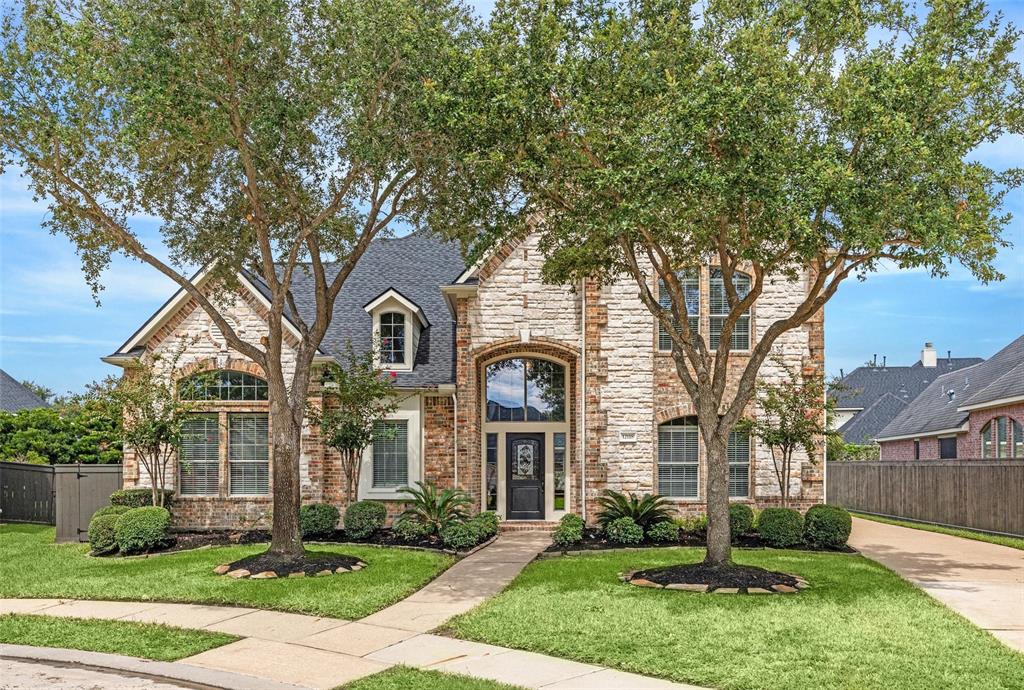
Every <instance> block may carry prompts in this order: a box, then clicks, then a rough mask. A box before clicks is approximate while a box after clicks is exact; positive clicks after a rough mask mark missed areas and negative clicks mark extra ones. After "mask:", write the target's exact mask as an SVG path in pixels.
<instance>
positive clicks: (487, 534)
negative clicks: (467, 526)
mask: <svg viewBox="0 0 1024 690" xmlns="http://www.w3.org/2000/svg"><path fill="white" fill-rule="evenodd" d="M472 522H475V523H476V524H477V527H478V528H479V529H480V535H481V537H482V539H490V538H491V537H493V536H494V535H495V534H497V533H498V514H497V513H495V512H493V511H490V510H488V511H484V512H483V513H477V514H476V515H474V516H473V519H472Z"/></svg>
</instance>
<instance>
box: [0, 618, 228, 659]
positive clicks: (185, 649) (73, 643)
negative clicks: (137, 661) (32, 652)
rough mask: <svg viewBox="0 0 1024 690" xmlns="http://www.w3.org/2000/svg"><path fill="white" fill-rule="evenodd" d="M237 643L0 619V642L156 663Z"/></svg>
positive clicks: (200, 633) (208, 635)
mask: <svg viewBox="0 0 1024 690" xmlns="http://www.w3.org/2000/svg"><path fill="white" fill-rule="evenodd" d="M237 639H238V638H237V637H235V636H234V635H226V634H224V633H218V632H207V631H205V630H183V629H182V628H172V627H170V626H166V625H153V624H151V623H130V622H124V621H102V620H91V619H84V618H50V617H48V616H28V615H20V614H7V615H0V642H4V643H7V644H24V645H31V646H33V647H63V648H65V649H81V650H84V651H87V652H109V653H111V654H124V655H126V656H137V657H141V658H143V659H155V660H156V661H177V660H178V659H184V658H185V657H187V656H192V655H193V654H199V653H200V652H205V651H206V650H208V649H213V648H214V647H220V646H221V645H224V644H227V643H229V642H234V641H235V640H237Z"/></svg>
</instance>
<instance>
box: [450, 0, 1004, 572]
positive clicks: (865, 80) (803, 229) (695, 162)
mask: <svg viewBox="0 0 1024 690" xmlns="http://www.w3.org/2000/svg"><path fill="white" fill-rule="evenodd" d="M917 9H918V4H917V3H910V2H905V1H904V0H829V1H825V0H706V1H705V2H701V3H695V4H693V5H692V6H691V5H689V4H687V3H684V2H675V1H669V0H631V1H624V2H611V1H609V0H503V1H501V2H499V4H498V7H497V9H496V11H495V13H494V15H493V17H492V18H491V22H490V25H489V28H488V32H487V35H486V37H485V39H484V42H483V44H482V45H481V47H480V48H479V49H477V50H476V51H475V52H474V54H473V70H472V72H471V74H470V76H468V77H467V78H466V82H465V89H464V94H465V96H464V98H465V100H464V105H463V107H462V108H461V110H460V113H461V118H460V119H459V121H458V122H459V126H457V127H453V135H452V136H461V137H462V138H463V142H464V143H463V146H464V147H465V148H466V150H467V151H470V152H471V153H470V154H468V155H467V156H466V157H465V163H466V166H465V170H466V171H468V172H469V173H470V175H469V177H471V178H472V179H471V180H470V181H469V182H468V183H467V184H469V185H471V186H472V185H475V194H476V195H478V197H477V198H479V199H482V200H485V201H488V202H489V204H484V205H481V206H480V208H485V207H486V208H487V209H488V214H487V215H486V216H485V217H484V218H483V221H484V222H485V223H486V226H487V228H488V232H487V233H486V234H484V235H483V236H482V237H481V244H480V247H481V248H483V247H486V246H491V245H493V244H494V243H496V242H501V241H504V240H507V239H509V238H515V237H518V236H521V235H522V233H523V232H524V228H525V227H526V223H525V222H524V220H525V219H527V218H531V217H532V218H533V219H534V220H535V221H536V227H537V228H538V229H539V232H540V233H541V244H542V248H543V250H544V252H545V253H546V257H547V259H546V264H545V276H546V278H547V279H548V280H550V281H552V282H557V283H566V284H572V285H578V284H579V281H580V280H581V279H587V278H589V279H597V280H598V281H603V282H607V281H614V280H622V279H625V280H630V281H633V282H635V284H636V287H637V289H638V291H639V296H640V299H641V300H642V301H643V303H644V304H645V305H646V306H647V308H648V309H649V310H650V312H651V313H652V315H653V317H654V318H655V319H657V321H658V322H659V323H660V325H661V326H662V327H664V328H665V329H666V331H667V332H668V333H669V335H670V337H671V343H672V357H673V358H674V361H675V369H676V372H677V373H678V377H679V380H680V381H681V382H682V385H683V387H684V388H685V390H686V392H687V393H688V395H689V397H690V398H691V399H692V400H693V402H694V404H695V407H696V411H697V419H698V426H699V429H700V433H701V436H702V437H703V440H704V443H705V445H706V449H707V484H706V486H707V509H708V516H709V532H708V552H707V561H708V562H709V563H712V564H727V563H729V562H730V558H731V551H730V543H729V516H728V508H729V498H728V462H727V455H726V448H727V442H728V438H729V433H730V431H731V430H732V429H733V428H734V426H735V425H736V423H737V421H739V420H740V418H741V416H742V415H743V414H744V410H745V409H746V408H747V407H748V404H749V403H750V401H751V398H752V394H753V392H754V389H755V382H756V380H757V377H758V371H759V369H760V368H761V365H762V364H763V363H764V362H765V360H766V358H767V357H768V356H769V355H770V354H771V353H772V351H773V348H774V347H775V346H776V345H777V344H778V343H779V341H780V338H782V337H783V336H784V335H785V334H786V333H787V332H789V331H792V330H794V329H798V328H801V327H802V326H803V325H804V324H806V323H807V322H808V320H809V319H811V318H812V317H814V315H816V314H818V313H819V312H820V311H821V310H822V308H823V307H824V305H825V304H826V302H827V301H828V300H829V298H831V297H832V296H833V295H834V294H835V292H836V290H837V288H838V287H839V286H840V284H841V283H842V282H843V281H844V280H847V279H849V278H858V277H864V276H865V275H867V274H869V273H871V272H872V271H874V270H876V269H877V268H878V267H879V265H880V264H881V263H882V262H883V261H885V262H890V263H891V264H893V265H895V266H896V267H898V268H912V267H923V268H925V269H927V270H928V271H930V272H931V273H932V274H933V275H935V276H942V275H945V274H946V272H947V270H948V267H949V265H950V264H951V263H952V262H957V263H959V264H961V265H963V266H964V267H966V269H967V270H969V271H970V272H971V273H973V274H974V275H975V276H976V277H977V278H978V279H980V280H984V281H988V280H993V279H998V278H1000V277H1001V276H1000V275H999V274H998V272H997V271H996V270H995V268H994V267H993V259H994V258H995V256H996V253H997V251H998V249H999V248H1000V247H1001V246H1005V244H1006V242H1005V241H1004V240H1003V238H1002V235H1001V233H1002V232H1003V229H1004V228H1005V226H1006V224H1007V223H1008V221H1009V216H1008V215H1006V214H1004V213H1003V212H1002V211H1001V204H1002V201H1003V197H1004V195H1005V193H1006V192H1007V190H1009V189H1012V188H1014V187H1016V186H1018V185H1019V184H1020V181H1021V172H1020V171H1019V170H1008V171H996V170H992V169H990V168H989V167H987V166H985V165H983V164H981V163H978V162H975V161H973V160H972V158H971V152H972V151H973V150H974V149H975V148H976V147H978V146H979V145H981V144H984V143H986V142H992V141H995V140H996V139H997V138H999V137H1000V136H1001V135H1003V134H1005V133H1018V134H1019V133H1021V131H1022V129H1024V118H1022V105H1024V103H1022V98H1024V94H1022V86H1024V82H1022V79H1021V73H1020V69H1019V65H1018V64H1016V62H1015V61H1014V60H1013V59H1012V55H1011V53H1012V51H1013V50H1014V46H1015V44H1016V43H1017V41H1018V38H1019V33H1018V32H1017V30H1016V29H1014V28H1013V27H1010V26H1007V25H1006V24H1005V23H1004V22H1002V21H1001V20H1000V18H998V17H991V16H989V15H988V13H987V11H986V8H985V6H984V4H983V3H982V2H978V1H976V0H933V1H932V2H930V3H927V5H926V6H925V7H923V8H920V9H921V14H919V15H918V14H915V12H916V11H917ZM709 264H710V265H712V266H713V267H714V268H715V269H716V270H719V271H720V272H721V279H722V293H723V294H722V298H723V302H724V303H725V312H726V314H725V317H724V318H722V319H721V322H720V326H721V328H720V338H719V340H718V342H717V343H716V344H715V345H714V346H712V344H711V342H710V341H709V339H708V337H707V333H705V332H694V331H692V330H691V329H690V325H689V319H688V316H689V315H690V314H689V312H688V309H687V306H688V305H687V304H686V300H685V298H684V285H683V284H682V281H681V280H680V275H681V272H682V271H686V270H694V269H698V268H699V267H701V266H705V265H709ZM741 272H743V273H745V274H746V275H747V276H749V284H747V283H746V281H741V280H740V279H739V273H741ZM780 280H783V281H785V280H796V281H806V286H807V290H806V294H805V295H804V296H803V298H802V299H801V300H799V303H798V304H796V305H794V307H793V309H792V310H791V311H790V312H789V313H786V314H784V315H782V316H780V317H778V318H774V319H773V320H772V321H771V322H769V323H764V322H763V321H764V320H763V318H762V320H761V322H759V323H758V327H757V335H756V339H755V340H754V342H753V344H752V347H751V351H750V352H749V354H747V353H744V355H743V356H742V357H737V356H736V355H734V354H731V353H730V340H731V337H730V336H731V334H732V333H733V331H734V329H735V328H736V327H737V323H738V322H740V319H741V316H742V315H743V314H744V313H745V312H747V311H748V310H749V309H750V308H751V307H754V308H755V310H756V305H757V304H758V299H759V298H760V297H761V296H762V294H764V293H765V291H766V290H767V289H768V288H769V286H770V285H771V283H772V282H773V281H780ZM659 281H661V282H662V283H663V284H664V288H663V290H664V293H665V294H667V296H668V297H669V298H670V299H669V300H668V305H669V306H668V308H664V307H663V306H662V304H661V303H660V302H659V298H660V297H661V296H662V295H661V294H659V290H658V288H657V284H658V282H659ZM755 313H756V312H755Z"/></svg>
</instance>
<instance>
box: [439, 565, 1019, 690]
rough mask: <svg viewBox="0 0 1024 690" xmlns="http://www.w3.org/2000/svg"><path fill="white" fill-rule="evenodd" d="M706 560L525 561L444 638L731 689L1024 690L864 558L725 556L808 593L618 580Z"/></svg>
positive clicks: (978, 637)
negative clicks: (796, 583) (655, 586)
mask: <svg viewBox="0 0 1024 690" xmlns="http://www.w3.org/2000/svg"><path fill="white" fill-rule="evenodd" d="M703 554H704V552H703V550H702V549H683V548H680V549H650V550H645V551H634V552H625V553H621V552H620V553H610V554H600V553H597V554H586V555H580V556H572V557H562V558H550V559H544V560H540V561H536V562H534V563H532V564H531V565H530V566H529V567H527V568H526V570H524V571H523V573H522V574H521V575H520V576H519V577H518V578H517V579H516V580H515V582H513V584H512V585H511V586H510V587H509V589H507V590H505V592H503V593H502V594H500V595H499V596H498V597H496V598H495V599H492V600H491V601H489V602H487V603H486V604H484V605H483V606H481V607H479V608H477V609H475V610H473V611H471V612H469V613H467V614H465V615H463V616H460V617H459V618H456V619H454V620H453V621H452V622H450V623H449V626H448V631H449V632H450V633H451V634H454V635H456V636H459V637H463V638H466V639H470V640H477V641H481V642H489V643H492V644H497V645H503V646H506V647H515V648H519V649H527V650H532V651H536V652H542V653H546V654H552V655H554V656H560V657H565V658H570V659H577V660H579V661H584V662H591V663H597V664H604V665H607V666H611V667H614V668H618V669H622V670H624V671H633V672H636V673H643V674H647V675H655V676H661V677H665V678H670V679H672V680H676V681H682V682H687V683H693V684H696V685H702V686H707V687H714V688H723V689H728V690H733V689H736V690H739V689H750V690H754V689H757V690H818V689H819V688H836V689H839V688H844V689H845V688H858V689H859V690H869V689H875V688H877V689H878V690H883V689H885V690H890V689H892V688H900V689H901V690H937V689H939V688H957V689H958V690H965V689H967V688H977V689H978V690H982V689H984V690H1000V689H1004V690H1009V689H1010V688H1024V655H1022V654H1018V653H1016V652H1013V651H1011V650H1010V649H1009V648H1007V647H1004V646H1003V645H1002V644H1001V643H999V642H998V641H997V640H996V639H995V638H993V637H991V636H990V635H989V634H988V633H986V632H983V631H982V630H980V629H978V628H976V627H975V626H973V625H972V624H971V623H969V622H968V621H966V620H965V619H963V618H961V617H960V616H959V615H957V614H955V613H953V612H952V611H950V610H949V609H947V608H945V607H944V606H942V605H941V604H939V603H938V602H936V601H934V600H932V599H931V598H930V597H928V595H926V594H924V593H923V592H921V591H919V590H918V589H916V588H915V587H914V586H912V585H911V584H910V583H908V582H906V581H905V580H903V579H901V578H900V577H898V576H897V575H895V574H894V573H892V572H891V571H889V570H887V569H886V568H884V567H882V566H880V565H878V564H877V563H875V562H873V561H870V560H868V559H866V558H863V557H861V556H856V555H848V554H822V553H808V552H800V551H781V550H779V551H777V550H738V551H735V552H734V558H735V560H736V561H737V562H738V563H742V564H746V565H755V566H761V567H764V568H769V569H772V570H781V571H784V572H789V573H794V574H798V575H802V576H804V577H805V578H807V580H808V581H809V582H810V583H811V589H809V590H807V591H805V592H802V593H800V594H796V595H785V596H783V595H733V596H730V595H721V594H719V595H715V594H695V593H691V592H677V591H669V590H652V589H645V588H641V587H635V586H632V585H629V584H625V583H622V582H619V580H618V578H617V573H619V572H620V571H624V570H628V569H632V568H647V567H654V566H660V565H669V564H672V563H680V562H696V561H699V560H700V559H701V558H703Z"/></svg>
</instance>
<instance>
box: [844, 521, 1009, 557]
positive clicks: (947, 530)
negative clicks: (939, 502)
mask: <svg viewBox="0 0 1024 690" xmlns="http://www.w3.org/2000/svg"><path fill="white" fill-rule="evenodd" d="M850 514H851V515H853V516H854V517H859V518H862V519H864V520H874V521H875V522H884V523H885V524H887V525H896V526H898V527H909V528H911V529H920V530H924V531H925V532H938V533H939V534H948V535H949V536H951V537H963V538H964V539H974V540H976V541H987V542H988V543H989V544H999V545H1000V546H1009V547H1010V548H1011V549H1021V550H1024V537H1005V536H1002V535H999V534H986V533H985V532H975V531H974V530H972V529H961V528H958V527H943V526H942V525H929V524H927V523H924V522H912V521H910V520H896V519H894V518H887V517H881V516H879V515H868V514H866V513H854V512H851V513H850Z"/></svg>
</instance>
